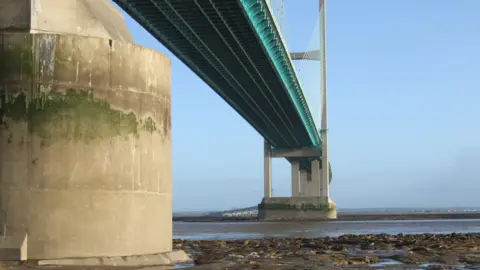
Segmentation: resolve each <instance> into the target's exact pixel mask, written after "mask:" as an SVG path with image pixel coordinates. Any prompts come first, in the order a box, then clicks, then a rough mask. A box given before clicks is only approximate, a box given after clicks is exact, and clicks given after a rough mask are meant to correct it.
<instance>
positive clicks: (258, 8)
mask: <svg viewBox="0 0 480 270" xmlns="http://www.w3.org/2000/svg"><path fill="white" fill-rule="evenodd" d="M239 1H240V3H241V4H242V6H243V8H244V10H245V12H246V14H247V15H248V17H249V19H250V23H251V24H252V25H253V27H254V28H255V30H256V32H257V34H258V36H259V38H260V40H261V42H262V43H263V45H264V46H265V48H266V49H267V51H268V53H269V55H270V57H271V58H272V60H273V63H274V65H275V67H276V68H277V71H278V72H279V74H280V77H281V79H282V81H283V83H284V84H285V86H286V87H287V90H288V93H289V94H290V97H291V98H292V100H293V102H294V104H295V106H297V109H298V112H299V113H300V116H301V118H302V121H303V123H304V124H305V126H306V127H307V129H308V132H309V136H310V139H311V140H312V144H313V146H319V145H320V144H321V140H320V136H319V134H318V131H317V130H316V126H315V123H314V121H313V118H312V116H311V113H310V110H309V108H308V106H307V103H306V99H305V96H304V95H303V91H302V88H301V85H300V82H299V81H298V78H297V76H296V74H295V69H294V67H293V64H292V63H291V60H290V56H289V53H288V51H287V49H286V48H285V44H283V42H282V40H281V38H280V33H279V31H278V29H277V27H276V26H275V22H274V20H273V18H272V16H271V14H270V12H269V11H268V8H267V4H266V2H265V0H239Z"/></svg>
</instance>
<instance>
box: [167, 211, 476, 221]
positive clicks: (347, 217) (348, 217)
mask: <svg viewBox="0 0 480 270" xmlns="http://www.w3.org/2000/svg"><path fill="white" fill-rule="evenodd" d="M430 219H480V213H442V214H424V213H419V214H416V213H414V214H381V215H380V214H350V213H346V214H341V213H339V214H338V219H336V220H339V221H369V220H430ZM173 221H177V222H255V221H260V220H258V218H257V217H209V216H200V217H173ZM315 222H318V220H317V221H315Z"/></svg>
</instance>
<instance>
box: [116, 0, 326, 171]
mask: <svg viewBox="0 0 480 270" xmlns="http://www.w3.org/2000/svg"><path fill="white" fill-rule="evenodd" d="M114 1H115V2H116V3H117V4H118V5H119V6H120V7H122V8H123V9H124V10H125V11H126V12H127V13H128V14H130V16H132V17H133V18H134V19H135V20H136V21H137V22H139V23H140V24H141V25H142V26H143V27H144V28H145V29H147V31H149V32H150V33H151V34H152V35H153V36H154V37H155V38H157V39H158V40H159V41H160V42H161V43H162V44H164V45H165V46H166V47H167V48H168V49H169V50H170V51H171V52H172V53H173V54H175V55H176V56H177V57H178V58H179V59H180V60H181V61H182V62H184V63H185V64H186V65H187V66H188V67H189V68H190V69H191V70H192V71H194V72H195V73H196V74H197V75H198V76H199V77H200V78H202V79H203V80H204V81H205V82H206V83H207V84H208V85H209V86H210V87H211V88H212V89H214V91H215V92H217V93H218V95H220V96H221V97H222V98H223V99H224V100H225V101H226V102H227V103H228V104H230V105H231V106H232V107H233V108H234V109H235V110H236V111H237V112H238V113H239V114H240V115H241V116H242V117H243V118H244V119H246V121H247V122H249V123H250V124H251V125H252V126H253V127H254V128H255V129H256V130H257V131H258V132H259V133H260V134H261V135H262V136H263V137H264V138H265V139H266V140H267V141H269V142H270V143H271V144H272V145H273V146H274V147H279V148H296V147H311V146H319V145H320V138H319V135H318V132H317V131H316V127H315V124H314V122H313V120H312V117H311V114H310V111H309V109H308V106H307V105H306V102H305V98H304V96H303V94H302V91H301V87H300V83H299V82H298V79H297V77H296V75H295V72H294V69H293V66H292V64H291V61H290V59H289V55H288V53H287V51H286V49H285V47H284V44H283V43H282V40H281V37H280V35H279V32H278V30H277V28H276V27H275V25H274V23H273V18H272V17H271V14H270V13H269V12H268V10H267V7H266V3H265V0H202V1H198V0H114ZM302 164H303V166H302V167H304V166H307V167H308V165H309V164H308V162H307V161H306V160H305V161H303V162H302Z"/></svg>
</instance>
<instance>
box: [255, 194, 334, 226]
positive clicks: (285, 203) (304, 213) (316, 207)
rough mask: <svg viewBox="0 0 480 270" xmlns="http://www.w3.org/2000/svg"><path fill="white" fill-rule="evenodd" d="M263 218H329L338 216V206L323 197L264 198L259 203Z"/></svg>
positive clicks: (260, 214)
mask: <svg viewBox="0 0 480 270" xmlns="http://www.w3.org/2000/svg"><path fill="white" fill-rule="evenodd" d="M258 218H259V219H262V220H267V221H268V220H329V219H336V218H337V207H336V204H335V203H334V202H332V201H329V202H325V198H323V197H272V198H263V200H262V202H261V203H260V204H259V205H258Z"/></svg>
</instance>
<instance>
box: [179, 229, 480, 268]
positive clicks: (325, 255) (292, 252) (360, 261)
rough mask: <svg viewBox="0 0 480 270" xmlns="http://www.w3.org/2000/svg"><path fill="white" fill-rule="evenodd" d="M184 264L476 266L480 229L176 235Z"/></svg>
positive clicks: (291, 266) (249, 266)
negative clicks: (220, 236)
mask: <svg viewBox="0 0 480 270" xmlns="http://www.w3.org/2000/svg"><path fill="white" fill-rule="evenodd" d="M173 245H174V248H176V249H183V250H185V251H186V252H187V253H189V254H190V255H191V257H192V258H193V260H194V262H195V266H194V267H190V269H324V268H328V269H332V268H335V267H337V269H343V268H354V269H358V268H371V267H374V266H376V267H377V269H378V267H380V268H382V269H385V268H390V269H392V268H394V269H459V268H462V267H463V268H464V269H465V268H466V269H480V233H469V234H455V233H453V234H443V235H442V234H420V235H403V234H398V235H389V234H378V235H374V234H370V235H343V236H340V237H320V238H313V239H307V238H265V239H250V240H227V241H224V240H215V241H210V240H198V241H194V240H180V239H176V240H174V242H173Z"/></svg>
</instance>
